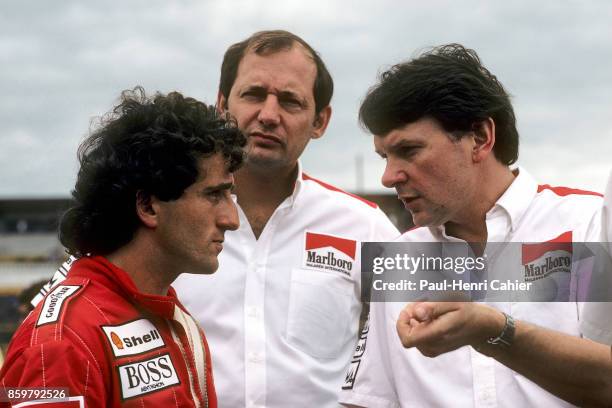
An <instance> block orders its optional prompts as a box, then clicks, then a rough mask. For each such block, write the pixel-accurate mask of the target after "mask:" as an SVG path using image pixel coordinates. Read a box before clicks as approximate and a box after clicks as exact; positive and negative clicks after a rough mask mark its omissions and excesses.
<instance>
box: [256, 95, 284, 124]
mask: <svg viewBox="0 0 612 408" xmlns="http://www.w3.org/2000/svg"><path fill="white" fill-rule="evenodd" d="M280 109H281V107H280V106H279V104H278V98H277V97H276V95H274V94H268V95H267V96H266V99H265V100H264V101H263V104H262V105H261V109H260V110H259V115H258V116H257V119H258V120H259V121H260V122H261V123H262V124H264V125H266V126H276V125H278V124H279V123H280Z"/></svg>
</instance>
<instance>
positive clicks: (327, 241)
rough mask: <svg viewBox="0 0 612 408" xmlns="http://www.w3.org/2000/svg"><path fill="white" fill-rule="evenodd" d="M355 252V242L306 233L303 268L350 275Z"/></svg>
mask: <svg viewBox="0 0 612 408" xmlns="http://www.w3.org/2000/svg"><path fill="white" fill-rule="evenodd" d="M356 251H357V241H355V240H352V239H346V238H341V237H336V236H332V235H327V234H319V233H316V232H309V231H307V232H306V234H305V246H304V259H303V261H302V267H303V268H307V269H308V268H310V269H324V270H329V271H335V272H341V273H343V274H346V275H350V274H351V271H352V270H353V265H354V263H355V257H356Z"/></svg>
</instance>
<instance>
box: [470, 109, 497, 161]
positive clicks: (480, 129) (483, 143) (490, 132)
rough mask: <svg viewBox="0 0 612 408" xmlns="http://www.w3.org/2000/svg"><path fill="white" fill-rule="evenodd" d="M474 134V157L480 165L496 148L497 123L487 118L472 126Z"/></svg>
mask: <svg viewBox="0 0 612 408" xmlns="http://www.w3.org/2000/svg"><path fill="white" fill-rule="evenodd" d="M472 132H473V133H474V147H473V150H472V157H473V160H474V162H476V163H478V162H481V161H482V160H484V159H485V158H486V157H487V156H488V155H489V154H491V153H492V152H493V147H494V146H495V122H494V121H493V119H492V118H487V119H485V120H483V121H481V122H478V123H475V124H474V125H473V126H472Z"/></svg>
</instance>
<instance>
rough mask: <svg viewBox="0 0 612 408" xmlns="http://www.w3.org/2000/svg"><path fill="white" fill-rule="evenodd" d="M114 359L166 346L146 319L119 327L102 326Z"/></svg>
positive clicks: (157, 331)
mask: <svg viewBox="0 0 612 408" xmlns="http://www.w3.org/2000/svg"><path fill="white" fill-rule="evenodd" d="M102 330H104V334H106V338H107V339H108V341H109V343H110V345H111V348H112V350H113V354H114V355H115V357H123V356H133V355H135V354H142V353H145V352H147V351H150V350H154V349H156V348H159V347H163V346H165V345H166V343H164V339H162V337H161V335H160V334H159V330H157V328H156V327H155V326H154V325H153V323H151V322H150V321H149V320H147V319H140V320H134V321H133V322H129V323H125V324H122V325H119V326H102Z"/></svg>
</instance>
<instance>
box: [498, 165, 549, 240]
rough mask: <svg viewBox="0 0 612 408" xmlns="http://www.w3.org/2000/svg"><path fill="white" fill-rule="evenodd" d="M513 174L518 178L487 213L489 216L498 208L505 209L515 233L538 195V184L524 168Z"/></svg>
mask: <svg viewBox="0 0 612 408" xmlns="http://www.w3.org/2000/svg"><path fill="white" fill-rule="evenodd" d="M512 172H513V173H514V175H515V176H516V177H515V178H514V181H513V182H512V184H510V186H509V187H508V188H507V189H506V191H505V192H504V194H502V196H501V197H500V198H499V199H498V200H497V202H496V203H495V205H494V206H493V208H491V209H490V210H489V212H487V216H489V214H490V213H493V212H494V211H496V210H497V209H498V208H501V209H503V210H504V211H505V212H506V213H507V214H508V216H509V217H510V224H511V228H512V231H513V232H514V231H515V230H516V229H517V228H518V226H519V224H520V222H521V220H522V219H523V216H524V215H525V213H526V212H527V209H528V208H529V206H530V205H531V202H532V201H533V198H534V197H535V195H536V194H537V193H538V183H537V182H536V181H535V179H534V178H533V177H532V176H531V174H529V173H528V172H527V170H525V169H524V168H522V167H518V168H516V169H515V170H513V171H512Z"/></svg>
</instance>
